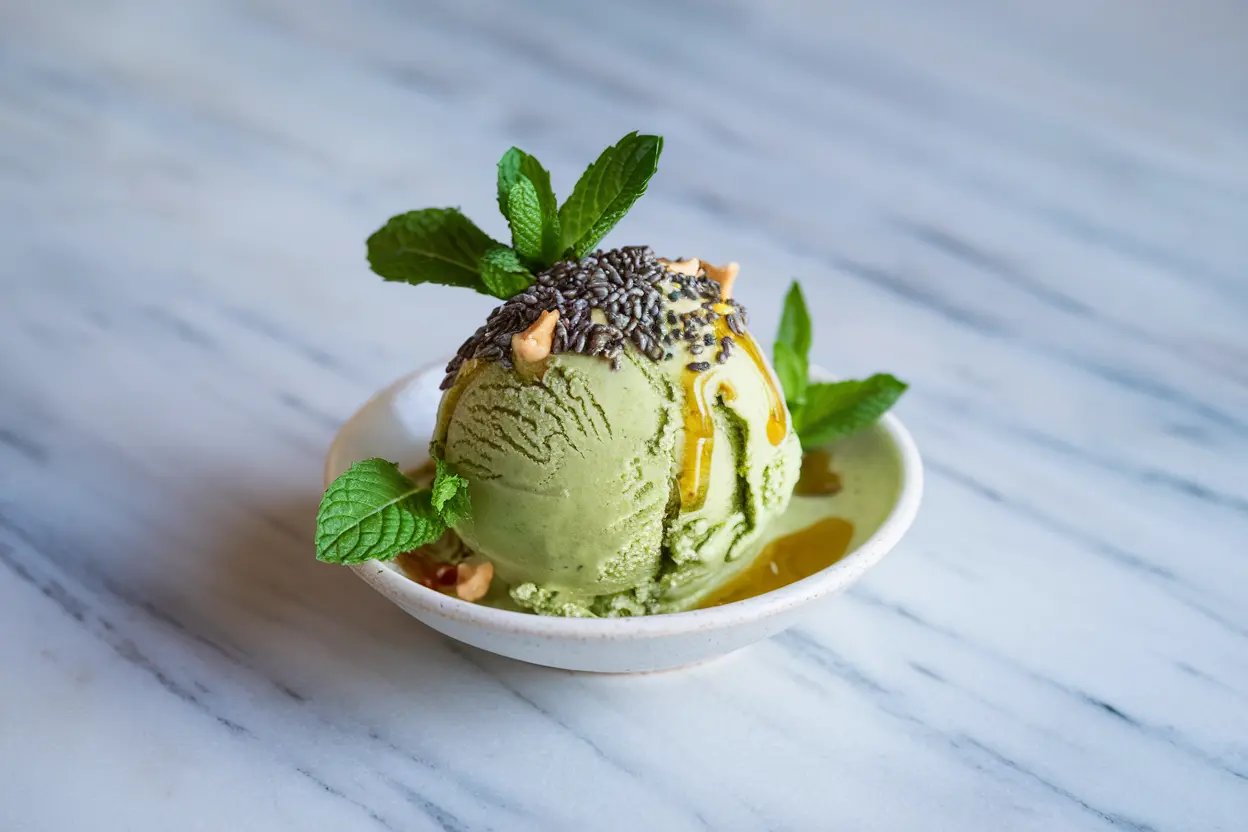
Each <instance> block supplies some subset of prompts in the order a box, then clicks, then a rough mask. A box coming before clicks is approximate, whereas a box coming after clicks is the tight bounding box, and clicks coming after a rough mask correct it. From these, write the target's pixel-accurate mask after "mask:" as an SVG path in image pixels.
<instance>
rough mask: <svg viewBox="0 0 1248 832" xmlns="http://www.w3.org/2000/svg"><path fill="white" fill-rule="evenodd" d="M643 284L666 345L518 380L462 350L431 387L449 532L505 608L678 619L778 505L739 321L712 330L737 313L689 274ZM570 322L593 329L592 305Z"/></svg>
mask: <svg viewBox="0 0 1248 832" xmlns="http://www.w3.org/2000/svg"><path fill="white" fill-rule="evenodd" d="M682 283H686V284H690V285H691V286H696V287H697V288H699V290H700V291H699V292H698V293H696V295H697V296H696V297H691V295H695V293H694V292H692V291H687V292H685V293H683V294H682V293H680V291H679V289H680V286H681V285H682ZM561 285H563V284H561ZM658 288H659V289H660V290H661V291H662V294H661V298H662V302H661V304H660V305H659V307H658V309H657V312H653V311H652V314H657V316H658V317H659V319H660V320H661V321H662V322H665V326H666V329H667V332H668V334H670V333H671V332H672V331H675V332H677V333H678V335H677V337H676V338H673V339H672V343H670V344H667V343H663V344H660V345H659V348H658V349H656V348H655V345H654V344H652V343H650V342H649V341H647V340H646V339H645V338H644V337H643V338H633V339H632V340H627V341H625V342H624V343H623V344H622V345H620V347H619V349H618V350H615V351H613V352H614V354H613V355H612V358H613V359H614V360H610V359H608V358H606V357H604V356H603V355H592V354H591V355H587V354H583V353H582V352H578V351H565V352H555V354H552V355H550V356H549V357H548V358H546V359H544V360H543V361H542V362H541V363H540V365H539V366H535V367H525V366H521V367H519V368H514V367H509V366H505V363H507V362H505V361H500V360H490V358H491V357H492V356H493V355H494V352H492V351H489V350H488V349H486V350H484V352H483V350H482V348H481V347H480V346H479V345H478V346H477V347H475V351H476V353H477V354H478V355H483V356H484V357H482V358H474V359H472V360H464V361H460V362H458V363H457V364H455V365H453V369H452V373H451V375H450V376H448V383H449V384H450V387H449V389H448V391H447V393H446V395H445V397H444V399H443V403H442V413H441V417H440V425H439V432H438V436H437V437H436V438H435V452H436V453H438V454H440V455H442V457H443V458H444V459H446V461H448V462H449V463H451V465H452V466H454V468H455V469H456V470H458V471H460V472H461V473H462V474H463V475H464V476H465V477H467V479H468V481H469V483H470V485H469V492H470V496H471V504H472V517H471V519H469V520H466V521H463V522H461V523H460V524H459V525H457V526H456V531H457V533H458V534H459V535H460V537H461V538H462V539H463V541H464V542H465V543H466V544H467V545H468V546H469V547H470V548H471V549H473V550H475V551H476V552H478V553H479V554H481V555H484V556H485V557H487V558H488V559H489V560H490V561H492V562H493V564H494V568H495V575H496V577H497V579H498V580H500V581H501V582H503V583H504V584H505V585H506V587H507V588H508V589H509V597H510V600H511V601H512V602H514V603H515V604H517V605H519V606H520V607H522V608H526V609H530V610H532V611H535V612H538V613H543V614H552V615H581V616H586V615H639V614H647V613H655V612H672V611H678V610H682V609H688V608H690V607H692V606H695V605H696V604H697V603H698V602H699V601H700V600H701V599H702V598H704V597H705V596H706V595H707V594H708V593H710V592H711V591H712V590H714V589H715V588H716V587H717V586H718V585H719V584H720V583H721V582H722V580H723V579H724V578H725V577H727V576H728V575H729V574H730V573H732V572H734V571H735V569H736V567H737V566H739V563H737V561H738V560H739V559H740V558H741V557H742V556H744V555H746V554H747V553H752V552H753V548H752V544H754V543H755V542H756V541H757V539H758V538H759V536H760V535H761V533H762V532H763V530H764V528H765V526H766V525H767V523H768V521H769V520H770V519H772V518H774V517H775V516H777V515H778V514H780V513H781V512H782V511H783V510H784V508H785V506H786V505H787V504H788V501H789V496H790V495H791V493H792V491H793V486H794V484H795V483H796V480H797V476H798V473H799V468H800V458H801V451H800V446H799V442H798V440H797V437H796V435H795V434H794V432H793V429H792V427H791V426H790V423H789V422H790V420H789V419H788V413H787V410H786V409H785V405H784V401H783V398H782V396H781V394H780V393H779V390H778V387H777V384H776V381H775V378H774V375H773V373H772V371H771V369H770V367H769V366H768V364H767V362H766V359H765V358H763V356H762V354H761V352H760V351H759V350H758V348H757V346H756V345H755V344H754V342H753V340H752V339H751V338H750V336H749V335H748V334H746V333H744V331H743V324H742V321H743V318H736V319H734V320H733V321H731V322H730V321H729V320H728V316H730V315H737V314H741V313H743V310H741V309H740V307H739V306H736V305H735V304H733V305H732V306H731V307H729V306H728V305H727V304H725V303H723V302H722V301H721V300H720V299H719V297H718V288H717V287H716V286H715V284H714V283H712V282H710V281H708V280H707V279H706V277H705V276H704V275H703V276H701V277H695V276H690V277H688V278H685V277H682V276H679V275H673V276H671V279H670V281H664V282H662V283H659V284H658ZM673 295H677V297H675V298H673ZM560 302H561V303H562V301H560ZM568 308H570V309H571V310H572V311H571V312H569V315H570V316H571V317H572V318H574V319H575V318H576V317H577V315H576V308H575V307H572V306H571V305H570V304H569V305H568ZM522 311H523V310H522ZM531 317H532V316H531V315H528V314H524V315H522V316H521V319H520V323H527V322H529V321H530V320H531ZM580 317H581V321H582V323H583V324H586V325H587V324H588V323H589V322H596V323H597V324H598V325H602V326H604V327H606V326H609V324H608V323H607V319H608V314H605V313H603V312H601V311H599V310H597V309H595V310H593V314H592V316H590V317H586V316H585V315H582V316H580ZM691 318H692V322H690V319H691ZM566 319H567V318H566V317H565V320H566ZM671 322H675V323H671ZM614 323H616V324H619V323H620V322H619V321H618V320H617V321H615V322H614ZM518 326H519V324H516V325H514V326H513V327H511V328H512V329H515V328H517V327H518ZM626 328H627V327H626V326H625V329H626ZM483 329H484V328H483ZM506 329H507V328H506V327H504V334H506ZM486 334H488V333H486ZM478 335H479V336H481V335H482V333H480V332H479V333H478ZM591 335H592V327H591ZM725 336H727V343H725ZM497 340H498V341H502V340H503V339H502V338H499V339H497ZM573 340H574V339H573V338H572V337H565V338H564V339H563V341H564V344H565V345H566V346H572V347H575V346H576V344H575V343H573ZM600 340H601V339H600ZM665 340H666V339H665ZM708 341H709V342H710V343H708ZM486 343H491V342H488V341H487V342H486ZM494 343H497V342H494ZM639 344H640V346H639ZM500 346H501V345H500ZM641 347H647V348H648V349H647V350H646V351H645V352H643V351H642V349H641ZM608 350H609V348H608ZM463 352H466V350H461V354H462V353H463ZM613 365H614V366H615V369H613ZM496 594H497V593H496Z"/></svg>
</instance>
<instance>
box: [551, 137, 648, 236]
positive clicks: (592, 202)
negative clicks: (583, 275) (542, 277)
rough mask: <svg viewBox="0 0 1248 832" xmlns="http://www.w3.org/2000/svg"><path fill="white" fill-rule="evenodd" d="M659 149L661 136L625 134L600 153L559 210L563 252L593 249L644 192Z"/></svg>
mask: <svg viewBox="0 0 1248 832" xmlns="http://www.w3.org/2000/svg"><path fill="white" fill-rule="evenodd" d="M662 152H663V139H662V137H661V136H641V135H638V134H637V133H636V132H632V133H629V134H628V135H627V136H625V137H624V138H622V139H620V140H619V142H617V143H616V144H615V146H614V147H609V148H607V149H606V150H604V151H603V152H602V155H601V156H599V157H598V160H597V161H596V162H594V163H593V164H592V165H590V166H589V168H587V169H586V171H585V173H583V174H582V175H581V178H580V180H579V181H577V183H576V187H575V188H573V189H572V195H571V196H569V197H568V199H567V201H566V202H564V203H563V206H562V207H561V208H560V209H559V222H560V224H561V225H562V229H563V230H562V233H563V249H564V253H565V254H568V253H570V254H571V255H572V256H574V257H582V256H584V255H585V254H586V253H587V252H590V251H593V250H594V248H595V247H596V246H597V245H598V242H599V241H600V240H601V239H602V238H603V237H605V236H606V234H607V232H608V231H610V230H611V229H612V228H613V227H614V226H615V224H616V223H617V222H619V221H620V218H622V217H623V216H624V214H626V213H627V212H628V209H629V208H631V207H632V205H633V203H634V202H636V201H637V199H638V198H639V197H640V196H641V195H642V194H644V193H645V192H646V185H647V184H648V183H649V182H650V177H651V176H653V175H654V172H655V171H656V170H657V169H658V165H659V154H661V153H662Z"/></svg>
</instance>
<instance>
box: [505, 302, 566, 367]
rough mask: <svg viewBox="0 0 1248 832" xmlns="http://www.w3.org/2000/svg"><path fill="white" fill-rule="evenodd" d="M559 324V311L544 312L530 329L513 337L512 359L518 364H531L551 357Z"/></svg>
mask: <svg viewBox="0 0 1248 832" xmlns="http://www.w3.org/2000/svg"><path fill="white" fill-rule="evenodd" d="M557 323H559V310H558V309H551V310H547V311H545V312H543V313H542V314H541V315H540V316H539V317H538V319H537V320H536V321H534V322H533V324H532V325H531V326H530V327H529V328H528V329H526V330H525V331H524V332H519V333H516V334H515V335H513V336H511V357H512V358H513V359H514V360H515V361H517V362H527V363H529V364H533V363H536V362H538V361H541V360H543V359H544V358H546V356H548V355H550V345H551V343H552V342H553V341H554V335H555V324H557Z"/></svg>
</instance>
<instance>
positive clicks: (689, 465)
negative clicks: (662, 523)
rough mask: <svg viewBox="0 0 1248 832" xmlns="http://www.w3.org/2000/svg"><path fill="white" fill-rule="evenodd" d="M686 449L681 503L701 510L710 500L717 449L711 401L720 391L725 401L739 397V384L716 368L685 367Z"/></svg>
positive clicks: (683, 506) (688, 507)
mask: <svg viewBox="0 0 1248 832" xmlns="http://www.w3.org/2000/svg"><path fill="white" fill-rule="evenodd" d="M682 381H683V384H684V388H685V406H684V417H685V449H684V468H683V470H682V471H681V472H680V506H681V510H683V511H697V510H698V509H699V508H701V507H702V505H703V504H704V503H705V502H706V492H707V491H708V490H709V489H710V487H711V453H712V452H713V451H714V450H715V421H714V419H713V417H712V414H711V405H712V403H713V400H714V397H715V395H716V394H718V395H720V396H721V397H723V399H724V400H725V401H733V400H734V399H736V397H737V391H736V388H734V387H733V386H732V384H731V383H730V382H728V381H727V380H724V379H721V378H720V374H719V373H716V372H714V371H708V372H703V373H697V372H694V371H692V370H685V372H684V378H683V379H682Z"/></svg>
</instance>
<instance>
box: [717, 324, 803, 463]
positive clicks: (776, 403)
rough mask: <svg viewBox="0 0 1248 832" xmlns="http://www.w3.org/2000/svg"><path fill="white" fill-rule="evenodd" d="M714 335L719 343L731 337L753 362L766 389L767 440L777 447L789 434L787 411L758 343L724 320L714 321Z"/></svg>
mask: <svg viewBox="0 0 1248 832" xmlns="http://www.w3.org/2000/svg"><path fill="white" fill-rule="evenodd" d="M720 307H722V309H721V308H720ZM716 311H721V312H723V313H724V314H731V313H732V312H733V311H734V310H733V309H732V307H730V306H727V305H724V304H719V305H717V306H716ZM715 335H716V337H717V338H718V339H719V340H720V341H722V340H723V338H724V336H725V335H728V336H731V337H732V340H733V342H734V343H735V345H736V346H737V347H739V348H741V349H742V350H745V354H746V355H748V356H749V357H750V360H751V361H753V362H754V368H755V369H757V370H758V374H759V375H760V376H761V377H762V379H763V386H764V387H766V388H767V407H768V415H767V440H768V441H769V442H771V444H773V445H779V444H780V443H781V442H783V441H784V437H785V436H787V435H788V433H789V411H788V410H787V409H786V408H785V406H784V396H782V395H781V394H780V388H779V386H777V385H776V377H775V376H774V375H773V374H772V372H771V370H770V369H769V368H768V366H767V359H765V358H764V357H763V352H762V350H760V349H759V347H758V342H757V341H755V340H754V336H752V335H750V334H749V333H748V332H746V333H745V334H743V335H737V334H735V333H734V332H733V331H732V330H731V329H729V328H728V322H727V320H726V319H724V318H717V319H716V321H715Z"/></svg>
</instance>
